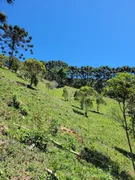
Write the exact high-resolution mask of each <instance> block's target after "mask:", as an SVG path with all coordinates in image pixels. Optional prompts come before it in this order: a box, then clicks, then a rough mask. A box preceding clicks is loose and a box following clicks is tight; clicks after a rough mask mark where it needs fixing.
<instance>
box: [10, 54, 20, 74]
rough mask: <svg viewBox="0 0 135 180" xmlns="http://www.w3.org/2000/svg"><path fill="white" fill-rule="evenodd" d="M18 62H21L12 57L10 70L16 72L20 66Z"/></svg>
mask: <svg viewBox="0 0 135 180" xmlns="http://www.w3.org/2000/svg"><path fill="white" fill-rule="evenodd" d="M20 64H21V62H20V61H19V60H18V59H17V58H16V57H14V58H13V61H12V66H11V70H13V71H15V73H16V72H17V71H18V69H19V67H20Z"/></svg>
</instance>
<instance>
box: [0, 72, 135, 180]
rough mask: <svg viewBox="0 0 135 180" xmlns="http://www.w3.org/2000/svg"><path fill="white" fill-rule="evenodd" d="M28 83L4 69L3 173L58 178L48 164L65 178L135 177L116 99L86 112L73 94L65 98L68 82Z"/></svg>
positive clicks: (0, 95)
mask: <svg viewBox="0 0 135 180" xmlns="http://www.w3.org/2000/svg"><path fill="white" fill-rule="evenodd" d="M27 84H28V82H26V81H24V80H22V79H20V78H18V77H17V76H16V74H14V73H12V72H10V71H9V70H6V69H0V150H1V159H0V178H1V179H31V178H32V179H45V178H48V179H49V178H50V179H51V178H52V179H55V178H56V177H55V176H53V175H49V173H48V172H47V170H46V169H45V168H49V169H50V170H52V171H53V172H54V173H56V175H57V177H58V178H59V179H62V180H64V179H67V180H68V179H71V180H72V179H73V180H78V179H86V180H87V179H106V180H108V179H122V180H123V179H132V178H134V177H133V170H132V165H131V161H130V157H129V153H128V152H129V150H128V145H127V141H126V138H125V134H124V131H123V129H122V128H121V127H120V125H119V123H118V122H116V121H115V120H113V118H112V116H111V113H112V111H114V110H116V109H118V107H117V104H116V103H115V102H114V101H112V100H110V99H106V101H107V105H102V106H101V112H102V114H98V113H95V109H96V106H94V108H93V109H91V111H89V113H88V116H89V118H85V117H84V115H83V111H82V110H81V109H80V108H79V103H77V102H75V101H74V99H73V97H72V98H71V100H70V101H69V102H65V101H64V100H63V98H62V88H60V89H56V90H48V89H47V88H46V87H45V84H44V83H43V82H40V83H39V85H38V87H37V89H36V90H32V89H28V88H27V87H26V85H27ZM67 88H68V90H69V91H70V93H71V94H72V93H73V92H74V91H75V89H73V88H69V87H67ZM75 152H76V153H78V154H79V155H76V154H75Z"/></svg>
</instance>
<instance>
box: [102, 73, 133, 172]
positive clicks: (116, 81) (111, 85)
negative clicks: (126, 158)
mask: <svg viewBox="0 0 135 180" xmlns="http://www.w3.org/2000/svg"><path fill="white" fill-rule="evenodd" d="M104 93H105V94H106V95H108V96H109V97H111V98H113V99H115V100H116V101H117V102H118V103H119V107H120V110H121V113H122V119H121V125H122V126H123V128H124V130H125V132H126V137H127V141H128V145H129V149H130V153H131V160H132V165H133V169H134V171H135V164H134V157H133V150H132V145H131V141H130V137H129V127H128V126H129V125H128V124H129V123H128V119H127V111H128V110H129V109H128V107H130V106H128V103H129V102H130V101H132V98H133V97H134V96H135V77H134V76H133V75H131V74H128V73H119V74H118V75H117V76H116V77H114V78H112V79H110V80H109V81H108V85H107V87H106V88H105V90H104ZM132 102H133V101H132ZM132 106H135V102H133V103H132ZM131 114H132V113H131Z"/></svg>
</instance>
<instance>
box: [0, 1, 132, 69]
mask: <svg viewBox="0 0 135 180" xmlns="http://www.w3.org/2000/svg"><path fill="white" fill-rule="evenodd" d="M5 1H6V0H1V1H0V9H1V10H2V11H3V12H5V13H6V14H7V15H8V23H9V24H13V25H15V24H18V25H19V26H20V27H24V28H25V29H26V30H27V31H28V32H29V35H31V36H33V44H34V52H35V53H34V55H33V57H35V58H36V59H38V60H45V61H47V60H62V61H64V62H67V63H68V64H69V65H77V66H81V65H90V66H96V67H97V66H101V65H109V66H113V67H114V66H115V67H116V66H123V65H129V66H135V1H134V0H15V3H14V5H11V6H10V5H8V4H7V3H6V2H5ZM29 56H30V55H29V54H26V57H27V58H28V57H29Z"/></svg>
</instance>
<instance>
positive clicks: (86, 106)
mask: <svg viewBox="0 0 135 180" xmlns="http://www.w3.org/2000/svg"><path fill="white" fill-rule="evenodd" d="M92 106H93V98H92V97H86V98H85V99H84V109H85V113H84V115H85V116H86V117H88V109H89V108H90V107H92Z"/></svg>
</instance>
